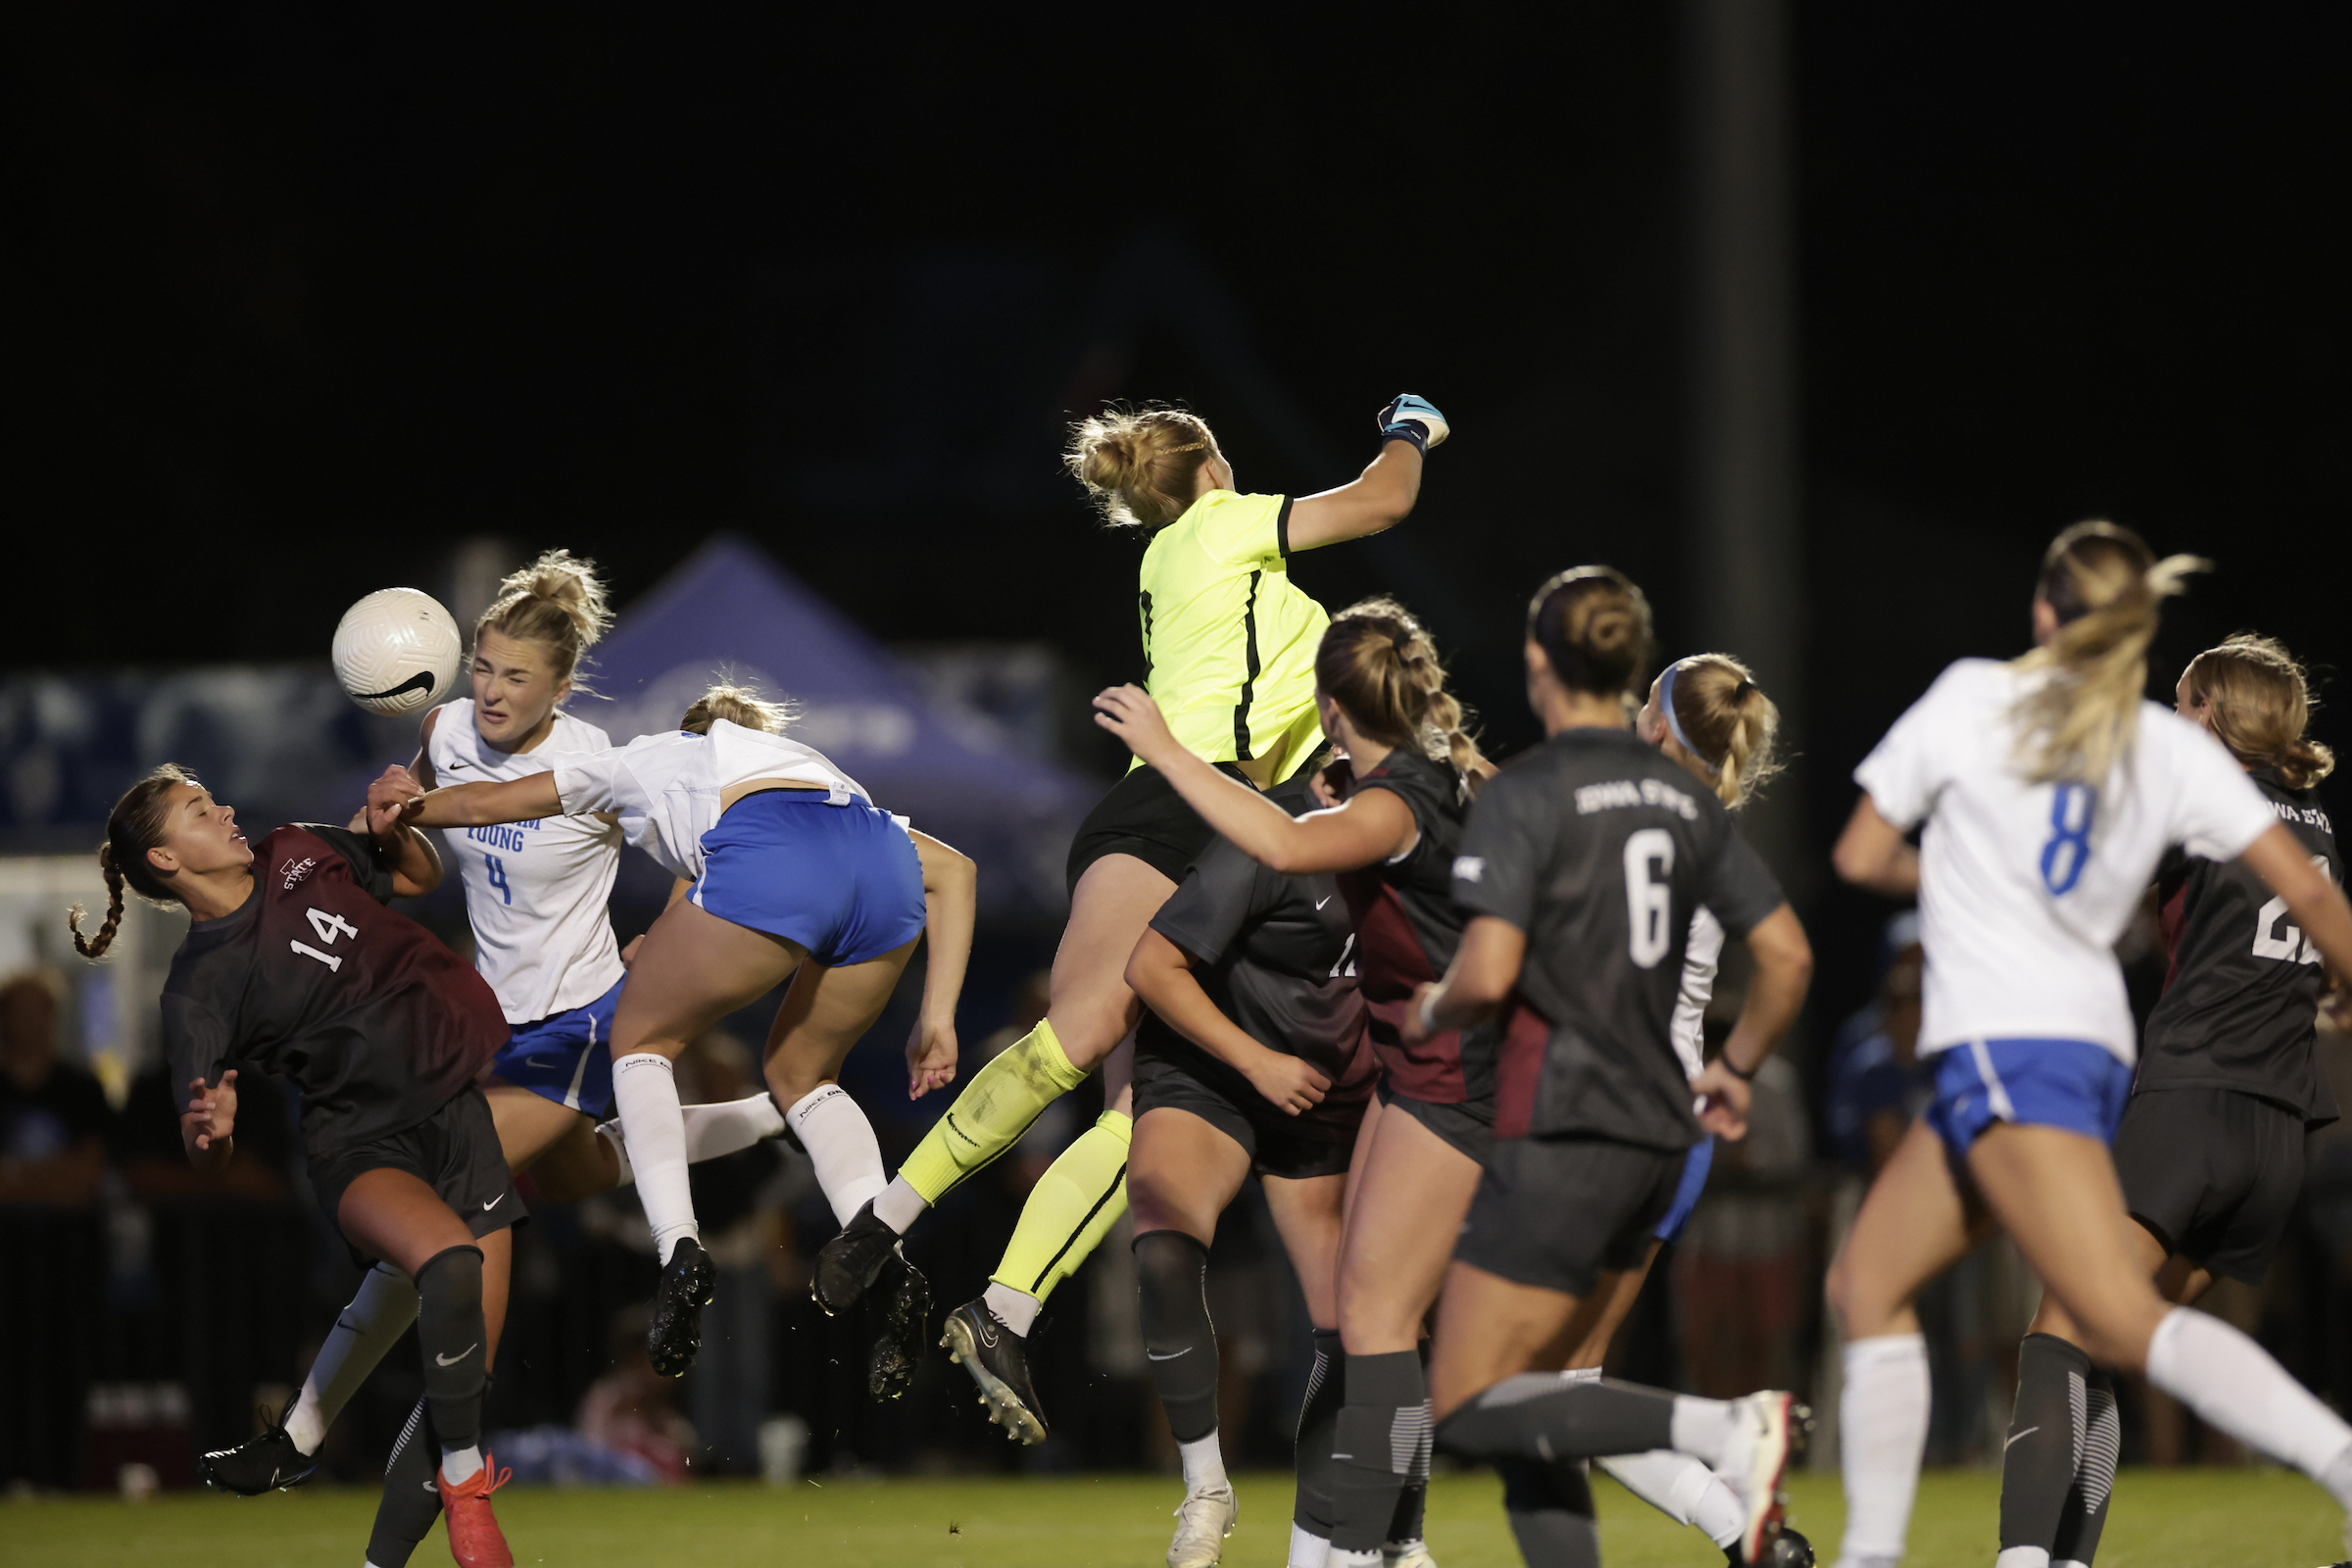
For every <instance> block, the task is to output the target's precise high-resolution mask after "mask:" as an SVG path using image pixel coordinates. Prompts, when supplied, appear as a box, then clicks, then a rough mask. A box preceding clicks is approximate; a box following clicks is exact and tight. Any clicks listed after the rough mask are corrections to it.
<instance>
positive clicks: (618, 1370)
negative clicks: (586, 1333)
mask: <svg viewBox="0 0 2352 1568" xmlns="http://www.w3.org/2000/svg"><path fill="white" fill-rule="evenodd" d="M652 1322H653V1315H652V1312H651V1310H650V1309H649V1308H646V1307H643V1306H637V1307H631V1308H629V1309H627V1310H625V1311H622V1312H617V1313H615V1314H613V1332H612V1348H613V1370H612V1371H610V1372H608V1373H606V1374H605V1375H604V1376H603V1377H601V1378H598V1379H597V1380H596V1381H595V1382H594V1383H592V1384H590V1385H589V1386H588V1393H587V1395H586V1397H583V1398H582V1399H581V1400H580V1413H579V1417H578V1419H577V1420H576V1421H575V1422H574V1423H573V1424H574V1425H575V1426H576V1427H577V1428H578V1430H579V1434H580V1436H581V1437H583V1438H586V1439H587V1440H588V1441H589V1442H590V1443H593V1444H595V1445H596V1446H598V1447H600V1448H605V1449H609V1450H611V1451H613V1452H616V1453H625V1454H633V1455H635V1456H636V1457H637V1458H638V1459H640V1460H642V1461H644V1463H645V1464H646V1465H647V1466H648V1467H649V1468H650V1469H651V1470H652V1472H653V1474H655V1475H656V1476H659V1477H660V1478H661V1479H662V1480H663V1481H666V1482H671V1483H676V1482H682V1481H685V1480H688V1479H689V1477H690V1472H689V1468H688V1465H687V1456H688V1455H689V1454H691V1453H693V1452H694V1450H695V1448H696V1446H697V1441H698V1440H697V1439H696V1437H695V1431H694V1427H693V1426H692V1424H690V1423H689V1422H688V1421H687V1420H686V1418H685V1417H684V1416H682V1415H680V1414H678V1407H677V1402H676V1390H677V1385H676V1384H675V1383H673V1382H671V1381H670V1380H669V1379H668V1378H665V1377H663V1376H662V1374H661V1373H659V1372H656V1371H655V1370H654V1363H653V1360H652V1358H651V1357H649V1356H648V1355H647V1354H646V1351H645V1335H646V1330H647V1329H648V1328H650V1327H651V1326H652ZM705 1353H706V1354H708V1353H709V1349H708V1346H707V1345H706V1348H705Z"/></svg>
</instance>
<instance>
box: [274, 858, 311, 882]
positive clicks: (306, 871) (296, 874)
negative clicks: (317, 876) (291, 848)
mask: <svg viewBox="0 0 2352 1568" xmlns="http://www.w3.org/2000/svg"><path fill="white" fill-rule="evenodd" d="M318 863H319V858H318V857H316V856H311V857H308V858H303V859H300V860H297V859H295V858H294V857H292V856H291V855H289V856H287V857H286V863H285V864H283V865H281V866H279V867H278V868H277V874H278V875H279V876H281V877H283V878H285V883H286V886H287V887H289V888H290V887H292V886H293V885H294V884H295V883H297V882H299V881H301V880H302V879H303V878H304V877H306V876H309V875H310V874H311V868H312V867H313V866H315V865H317V864H318Z"/></svg>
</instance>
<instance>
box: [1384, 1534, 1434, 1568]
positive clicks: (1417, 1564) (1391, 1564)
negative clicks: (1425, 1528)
mask: <svg viewBox="0 0 2352 1568" xmlns="http://www.w3.org/2000/svg"><path fill="white" fill-rule="evenodd" d="M1380 1568H1438V1559H1437V1558H1435V1557H1433V1556H1431V1555H1430V1554H1429V1543H1428V1542H1426V1541H1391V1542H1384V1543H1383V1544H1382V1545H1381V1548H1380Z"/></svg>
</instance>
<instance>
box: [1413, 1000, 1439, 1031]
mask: <svg viewBox="0 0 2352 1568" xmlns="http://www.w3.org/2000/svg"><path fill="white" fill-rule="evenodd" d="M1437 1010H1438V994H1437V992H1435V991H1424V992H1423V993H1421V1001H1420V1002H1419V1004H1417V1005H1415V1006H1414V1008H1413V1015H1414V1016H1415V1017H1417V1018H1419V1019H1420V1020H1421V1029H1422V1032H1423V1033H1424V1034H1433V1035H1434V1034H1436V1033H1438V1018H1437Z"/></svg>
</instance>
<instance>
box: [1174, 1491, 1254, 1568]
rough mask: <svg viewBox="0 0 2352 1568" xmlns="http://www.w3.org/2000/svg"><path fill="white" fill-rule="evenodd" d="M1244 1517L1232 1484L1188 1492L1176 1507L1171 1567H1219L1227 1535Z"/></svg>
mask: <svg viewBox="0 0 2352 1568" xmlns="http://www.w3.org/2000/svg"><path fill="white" fill-rule="evenodd" d="M1241 1517H1242V1505H1241V1503H1240V1502H1239V1501H1237V1500H1236V1499H1235V1497H1234V1495H1233V1488H1231V1487H1230V1486H1225V1487H1216V1488H1213V1489H1211V1490H1210V1491H1207V1492H1188V1493H1186V1494H1185V1496H1184V1501H1182V1502H1181V1503H1179V1504H1177V1506H1176V1539H1175V1540H1174V1541H1172V1542H1170V1543H1169V1544H1168V1568H1217V1563H1218V1562H1219V1561H1221V1560H1222V1559H1223V1558H1224V1556H1225V1538H1226V1537H1227V1536H1230V1535H1232V1534H1233V1527H1234V1524H1235V1523H1236V1522H1237V1521H1238V1520H1239V1519H1240V1518H1241Z"/></svg>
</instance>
